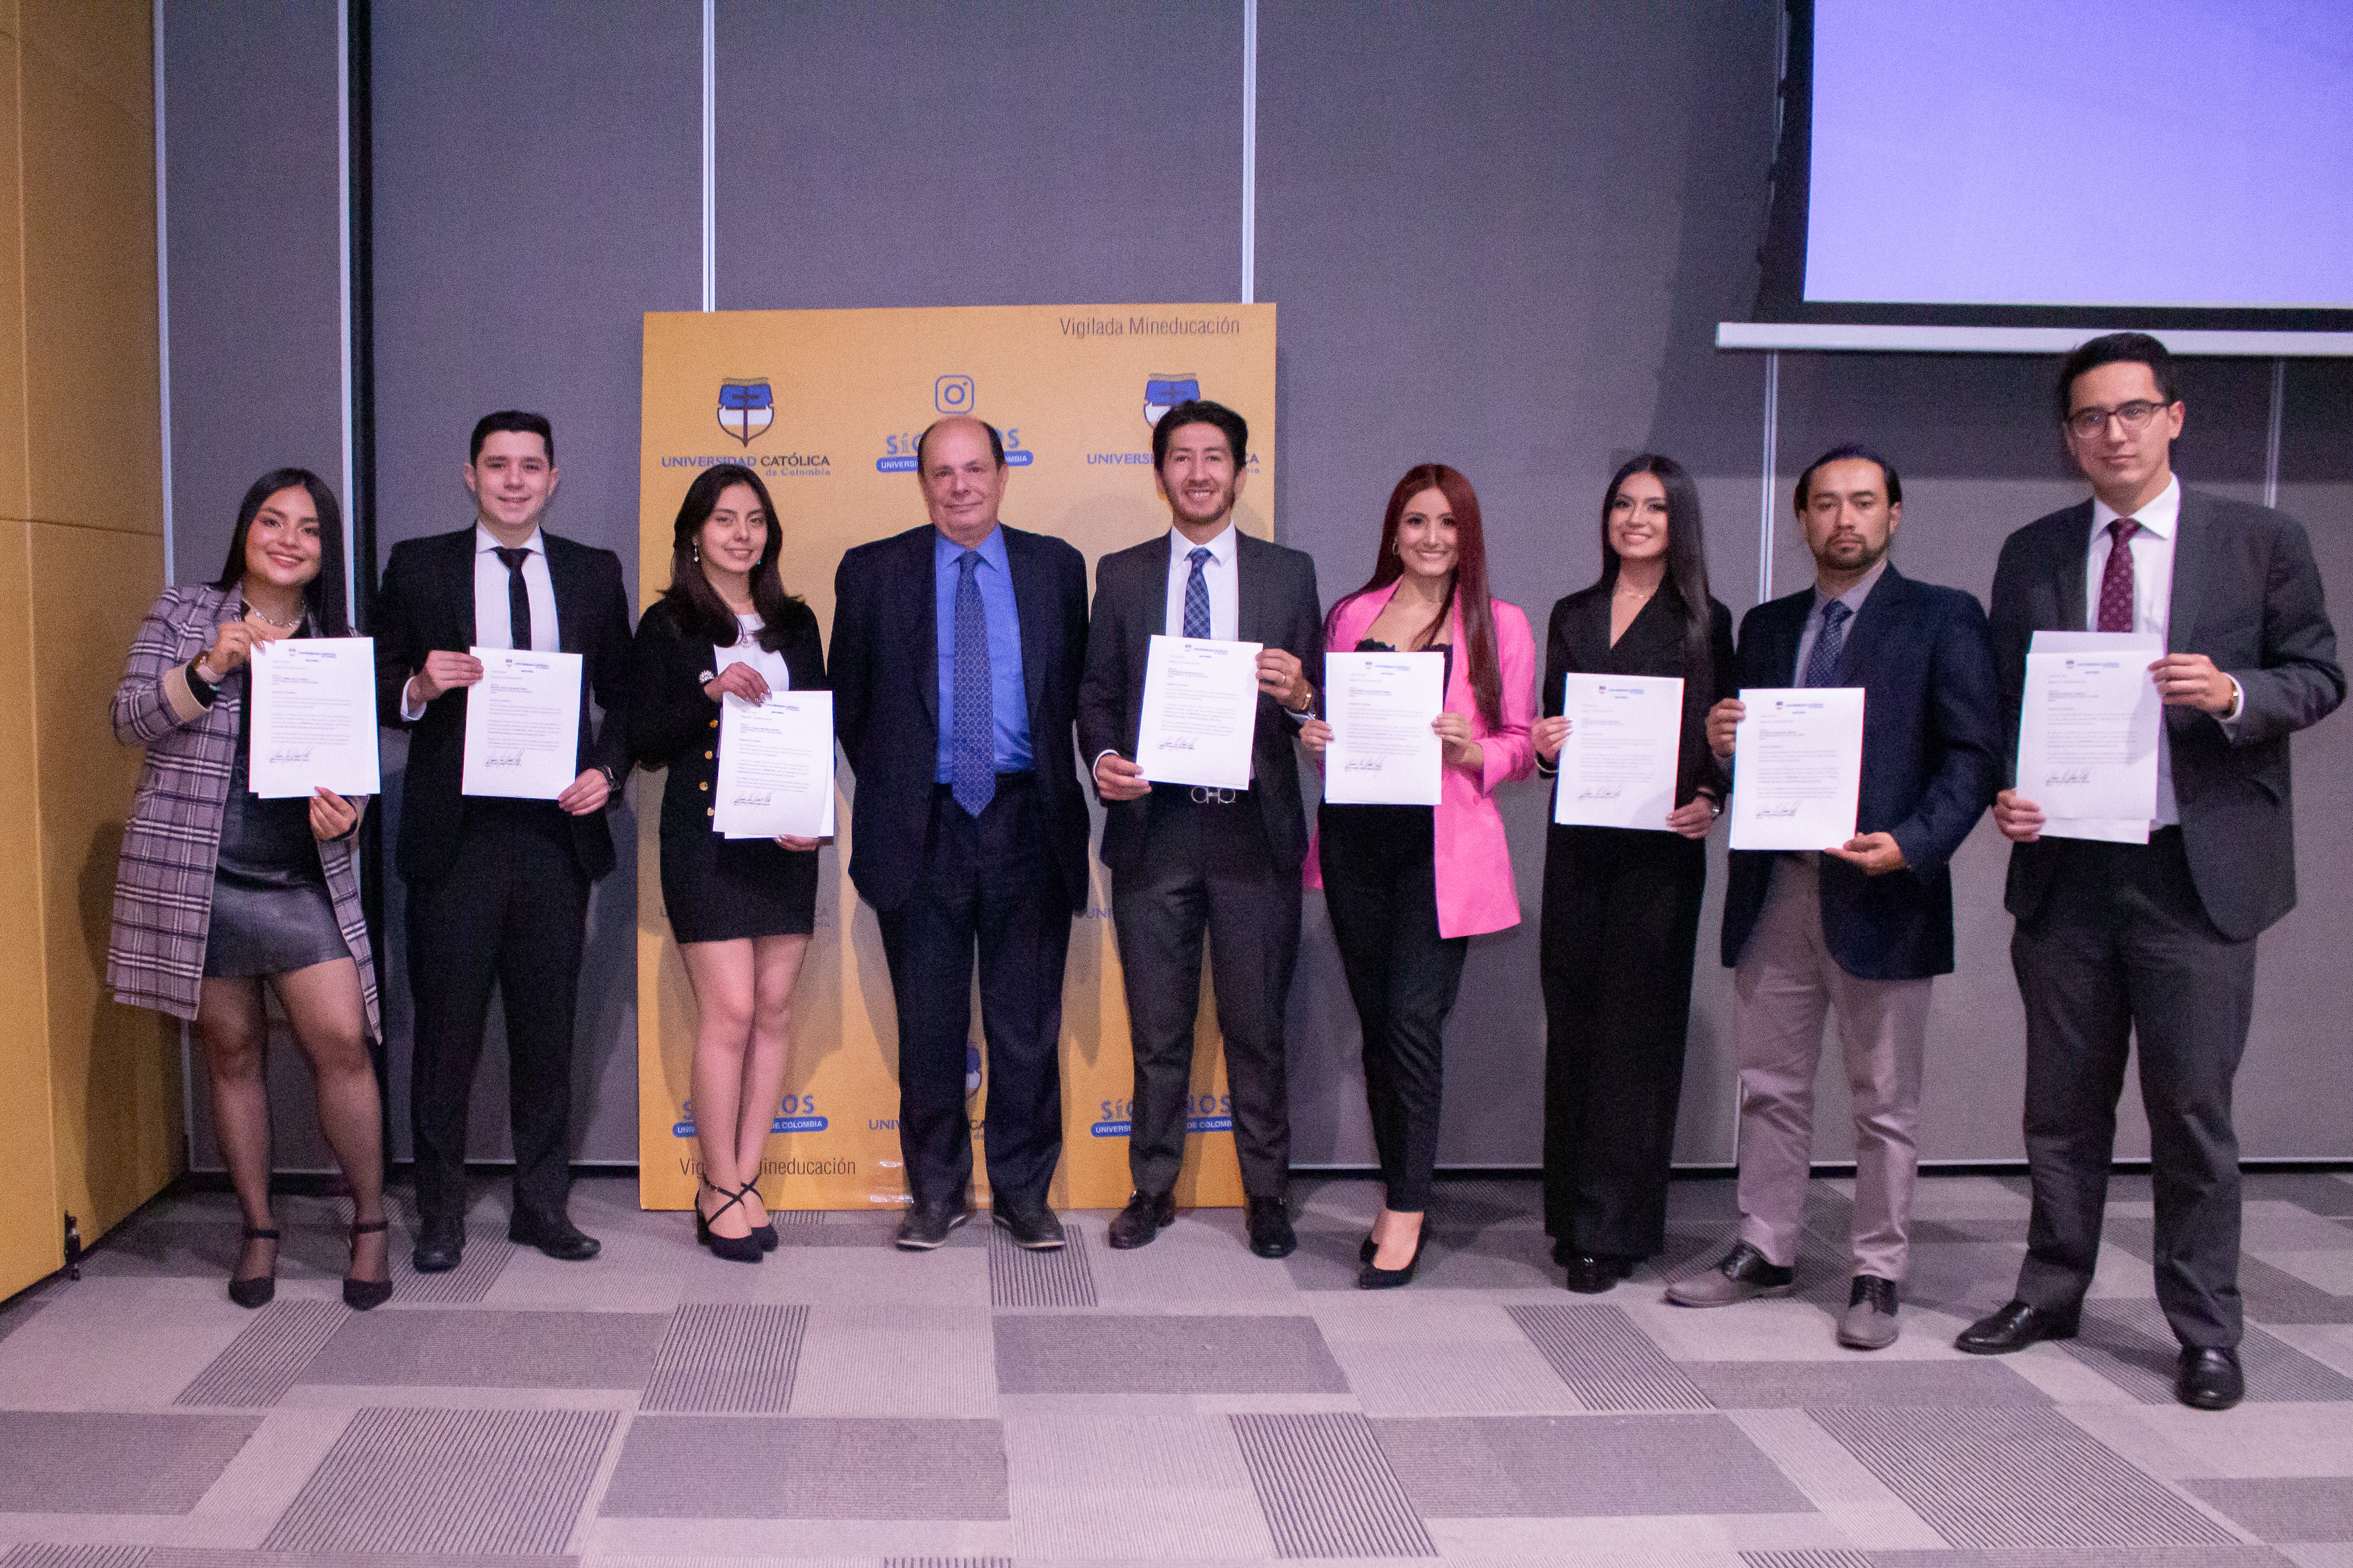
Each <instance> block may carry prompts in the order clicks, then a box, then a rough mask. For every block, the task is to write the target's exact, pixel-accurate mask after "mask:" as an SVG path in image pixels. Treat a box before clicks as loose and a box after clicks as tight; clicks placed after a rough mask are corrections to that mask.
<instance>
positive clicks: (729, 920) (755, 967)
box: [629, 463, 826, 1263]
mask: <svg viewBox="0 0 2353 1568" xmlns="http://www.w3.org/2000/svg"><path fill="white" fill-rule="evenodd" d="M782 544H783V538H782V535H781V533H780V531H779V530H778V527H777V524H776V509H775V508H774V507H773V506H772V505H771V504H770V502H769V500H768V491H767V487H766V486H765V485H763V484H762V483H761V482H760V478H759V476H758V475H757V474H754V472H753V471H752V470H751V469H749V468H744V467H742V466H740V465H738V464H734V463H723V464H720V465H719V466H717V467H715V468H705V469H704V470H703V471H702V474H701V475H699V476H698V477H697V478H696V479H695V481H694V483H693V484H692V485H691V486H690V487H689V488H688V489H687V492H686V501H685V504H683V505H682V506H681V507H680V508H679V510H678V524H677V529H676V531H675V534H674V536H673V542H672V544H671V548H670V586H669V587H668V588H666V589H664V590H663V592H662V596H661V599H660V602H659V603H658V604H656V605H654V606H653V607H652V608H651V609H649V610H648V611H647V612H646V613H645V617H644V619H642V620H641V621H639V622H638V640H637V645H636V648H635V650H634V653H633V655H632V657H633V658H634V659H635V665H636V668H635V671H634V679H633V680H632V682H631V686H630V693H631V695H630V702H631V711H630V717H629V746H630V751H631V752H632V754H633V755H634V756H635V758H636V759H637V761H638V763H641V764H643V765H644V766H646V767H649V768H667V769H668V770H670V777H669V781H668V783H667V784H664V786H663V789H662V814H661V884H662V904H663V907H664V908H665V909H666V910H668V911H669V913H670V932H671V934H672V935H673V936H675V937H676V938H677V939H678V951H679V955H680V956H681V958H683V959H684V960H685V961H686V974H687V979H688V981H689V983H690V984H691V985H692V987H693V990H694V1006H695V1014H696V1019H695V1032H694V1068H693V1077H692V1085H693V1093H694V1108H693V1109H694V1125H695V1141H696V1142H697V1144H698V1145H699V1147H700V1149H701V1152H702V1186H701V1188H700V1189H698V1190H697V1192H696V1193H695V1204H694V1218H695V1236H696V1239H698V1240H700V1241H701V1242H702V1244H703V1245H705V1246H706V1247H710V1248H711V1250H712V1251H713V1252H714V1253H717V1254H718V1255H719V1256H720V1257H722V1258H732V1259H733V1260H734V1261H736V1262H739V1263H757V1262H758V1261H759V1260H760V1257H761V1255H762V1254H763V1253H764V1252H765V1251H766V1250H768V1249H769V1248H771V1247H775V1246H776V1226H775V1225H774V1224H773V1223H771V1222H770V1220H769V1218H768V1213H767V1209H766V1207H765V1205H763V1204H762V1203H761V1201H760V1193H759V1180H760V1158H761V1152H762V1151H763V1150H764V1149H765V1147H766V1146H767V1142H768V1131H769V1128H770V1126H771V1124H772V1122H773V1121H774V1119H775V1117H776V1106H777V1094H778V1091H779V1090H780V1089H781V1088H782V1087H783V1084H784V1077H785V1045H786V1037H787V1035H789V1033H790V1032H791V1024H792V994H793V982H794V980H795V978H796V977H797V976H798V974H799V973H800V967H801V960H802V958H803V957H804V956H806V955H807V952H808V942H809V932H810V931H811V930H812V929H813V928H814V927H815V925H816V921H817V876H818V866H817V849H818V841H817V840H816V839H814V838H777V839H775V840H770V839H765V838H726V837H721V836H720V835H719V834H718V833H716V832H714V831H712V804H711V790H712V784H713V782H714V781H715V780H716V779H717V778H718V776H719V763H718V755H719V743H718V742H719V711H720V704H721V703H722V701H723V700H725V699H726V698H728V697H730V696H733V697H736V698H740V699H742V700H744V701H746V702H765V700H767V697H768V693H769V692H770V691H772V690H794V691H808V690H823V689H825V684H826V680H825V649H824V647H823V645H822V643H821V642H820V641H819V639H818V629H817V616H814V615H812V614H811V613H810V611H809V607H808V606H807V605H805V604H803V603H802V602H801V601H800V600H798V599H797V598H794V597H792V596H791V595H787V594H786V592H785V587H784V583H783V582H782V580H781V579H780V578H779V577H778V576H777V574H776V554H777V552H778V550H779V549H780V548H781V547H782ZM706 1199H708V1200H710V1201H709V1202H708V1203H707V1204H706V1202H705V1200H706Z"/></svg>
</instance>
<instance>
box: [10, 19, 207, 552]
mask: <svg viewBox="0 0 2353 1568" xmlns="http://www.w3.org/2000/svg"><path fill="white" fill-rule="evenodd" d="M149 10H150V11H151V13H152V14H153V16H154V19H155V384H156V388H157V395H156V399H155V402H156V406H157V408H158V409H159V410H160V418H159V422H158V423H159V428H158V432H157V434H158V435H159V436H160V437H162V440H163V443H164V448H163V450H164V458H163V466H162V471H161V476H160V477H161V478H162V479H163V488H164V582H165V583H166V584H171V583H176V582H178V581H179V580H180V579H179V571H178V562H177V554H178V552H177V550H176V549H175V547H174V540H173V536H172V230H171V213H172V203H171V185H170V171H169V168H168V166H167V164H166V163H165V161H164V158H165V147H166V141H165V135H164V0H152V4H151V5H150V6H149ZM19 58H22V57H21V55H20V56H19ZM17 112H18V114H19V116H20V117H21V115H22V114H23V112H24V111H23V110H22V109H21V108H20V109H19V110H17ZM17 188H18V189H19V190H22V189H23V188H24V185H23V182H22V181H21V180H20V181H19V182H18V183H17ZM28 417H29V416H28ZM29 434H30V426H27V435H28V436H29Z"/></svg>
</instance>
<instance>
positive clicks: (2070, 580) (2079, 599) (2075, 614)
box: [2051, 497, 2188, 632]
mask: <svg viewBox="0 0 2353 1568" xmlns="http://www.w3.org/2000/svg"><path fill="white" fill-rule="evenodd" d="M2183 499H2184V500H2187V499H2188V498H2187V497H2184V498H2183ZM2174 533H2175V544H2174V553H2173V580H2174V582H2175V583H2176V584H2179V582H2180V581H2181V548H2180V543H2179V535H2180V529H2179V526H2177V527H2176V528H2175V530H2174ZM2062 534H2063V537H2064V538H2065V540H2066V542H2067V553H2066V554H2065V555H2064V556H2063V557H2062V558H2061V559H2060V561H2059V563H2058V567H2057V573H2056V575H2057V576H2058V579H2059V624H2058V625H2057V626H2052V628H2051V630H2052V631H2062V632H2080V631H2082V630H2083V629H2084V627H2085V626H2089V625H2090V624H2091V619H2090V615H2091V605H2090V604H2089V603H2088V602H2087V600H2086V599H2085V596H2084V595H2085V594H2086V593H2087V590H2086V589H2085V588H2084V575H2085V574H2087V573H2088V572H2089V571H2090V570H2091V567H2090V566H2089V565H2088V564H2087V563H2089V562H2090V560H2091V558H2092V503H2091V502H2090V501H2085V502H2084V504H2083V505H2082V506H2080V507H2078V508H2077V509H2076V515H2075V519H2074V523H2073V527H2070V528H2067V529H2063V530H2062ZM2175 602H2176V603H2179V596H2178V595H2177V597H2176V601H2175Z"/></svg>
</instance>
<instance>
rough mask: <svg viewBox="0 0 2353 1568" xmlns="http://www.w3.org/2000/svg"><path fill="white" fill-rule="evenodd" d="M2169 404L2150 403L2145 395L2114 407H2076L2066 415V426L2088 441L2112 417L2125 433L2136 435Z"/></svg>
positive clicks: (2106, 424) (2103, 428) (2103, 427)
mask: <svg viewBox="0 0 2353 1568" xmlns="http://www.w3.org/2000/svg"><path fill="white" fill-rule="evenodd" d="M2171 406H2172V405H2171V404H2168V403H2151V402H2150V401H2149V400H2148V399H2147V398H2145V397H2136V398H2134V399H2133V400H2132V401H2131V402H2130V403H2119V404H2117V405H2116V406H2115V407H2114V408H2078V409H2077V410H2075V412H2074V413H2073V414H2070V415H2069V416H2067V428H2068V429H2070V430H2073V432H2074V433H2075V434H2076V436H2077V437H2079V438H2080V439H2083V440H2085V441H2088V440H2090V439H2091V438H2092V437H2094V436H2097V435H2098V434H2099V433H2100V432H2101V431H2103V430H2105V429H2106V428H2107V427H2108V421H2109V420H2111V419H2114V420H2115V421H2116V423H2117V424H2119V425H2121V426H2124V427H2125V434H2126V435H2127V436H2137V435H2139V434H2140V433H2141V432H2142V431H2144V430H2146V429H2147V428H2148V422H2149V421H2150V420H2152V419H2154V418H2156V417H2157V411H2158V409H2160V408H2169V407H2171Z"/></svg>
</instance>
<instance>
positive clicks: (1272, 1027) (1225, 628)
mask: <svg viewBox="0 0 2353 1568" xmlns="http://www.w3.org/2000/svg"><path fill="white" fill-rule="evenodd" d="M1249 442H1250V426H1248V425H1246V424H1245V423H1243V420H1242V416H1240V415H1239V414H1236V413H1235V412H1234V411H1233V410H1232V409H1230V408H1227V407H1224V406H1223V405H1219V404H1216V403H1207V402H1191V403H1180V404H1178V405H1176V407H1174V408H1172V409H1170V410H1169V411H1168V412H1167V413H1166V415H1163V416H1161V419H1160V422H1159V423H1158V424H1157V425H1155V426H1154V427H1153V431H1152V460H1153V482H1154V484H1155V486H1156V487H1157V489H1159V492H1160V496H1161V499H1162V500H1166V502H1167V503H1168V511H1169V517H1170V521H1171V522H1172V523H1173V524H1174V526H1173V527H1172V528H1171V529H1170V531H1169V532H1168V533H1167V534H1166V535H1165V536H1163V537H1159V538H1155V539H1151V540H1147V541H1146V542H1144V543H1142V544H1138V545H1134V546H1133V547H1131V548H1129V549H1126V550H1123V551H1120V552H1117V553H1116V554H1113V555H1106V556H1104V557H1103V560H1102V561H1100V562H1098V563H1096V565H1095V606H1094V616H1093V618H1092V621H1091V623H1090V624H1089V626H1088V631H1087V675H1086V684H1085V686H1084V687H1083V689H1082V691H1081V693H1080V698H1079V744H1080V749H1081V750H1082V752H1084V753H1085V754H1086V755H1087V756H1088V757H1089V758H1091V759H1092V761H1093V763H1094V779H1095V793H1096V795H1098V796H1099V797H1100V798H1101V799H1102V801H1103V808H1104V813H1105V816H1104V821H1103V864H1104V865H1106V866H1108V867H1110V868H1111V874H1112V918H1113V921H1115V922H1116V923H1117V926H1118V932H1119V962H1120V967H1121V968H1122V969H1123V970H1124V972H1125V973H1126V982H1127V1018H1128V1031H1129V1035H1130V1037H1131V1039H1132V1041H1133V1047H1134V1056H1135V1092H1134V1097H1133V1098H1134V1105H1133V1109H1132V1110H1131V1112H1130V1129H1131V1130H1130V1131H1129V1133H1128V1148H1127V1163H1128V1171H1129V1173H1130V1175H1131V1177H1132V1178H1133V1180H1134V1184H1135V1192H1134V1196H1132V1197H1130V1198H1129V1199H1128V1203H1127V1207H1126V1208H1125V1209H1124V1210H1123V1211H1122V1212H1121V1213H1120V1215H1118V1217H1116V1218H1115V1219H1113V1221H1112V1223H1111V1229H1110V1234H1109V1237H1108V1239H1109V1241H1110V1243H1111V1245H1112V1246H1113V1247H1123V1248H1124V1247H1142V1246H1144V1245H1145V1243H1146V1242H1149V1241H1150V1240H1151V1239H1152V1238H1153V1237H1155V1236H1156V1235H1157V1234H1159V1231H1160V1228H1161V1227H1162V1226H1166V1225H1167V1224H1168V1223H1169V1221H1170V1220H1172V1219H1173V1218H1175V1217H1176V1199H1175V1194H1174V1189H1175V1187H1176V1174H1177V1170H1178V1167H1179V1166H1180V1165H1181V1164H1182V1163H1183V1162H1184V1157H1185V1132H1186V1108H1187V1100H1188V1098H1189V1095H1188V1089H1189V1086H1190V1083H1191V1079H1192V1069H1193V1026H1194V1019H1195V1016H1196V1014H1198V1011H1199V1009H1200V996H1201V941H1202V937H1203V935H1204V933H1205V932H1206V933H1207V935H1208V938H1209V963H1210V969H1211V973H1212V976H1213V980H1214V983H1215V986H1216V991H1217V1002H1218V1027H1219V1032H1220V1033H1221V1034H1223V1036H1224V1037H1225V1050H1226V1078H1227V1087H1228V1089H1229V1091H1230V1095H1231V1099H1232V1103H1233V1124H1234V1149H1235V1152H1236V1153H1237V1154H1238V1155H1240V1160H1241V1172H1242V1192H1243V1194H1244V1197H1245V1199H1246V1209H1247V1214H1248V1224H1249V1228H1250V1250H1251V1251H1253V1252H1255V1253H1257V1254H1258V1255H1259V1256H1261V1258H1282V1257H1283V1256H1285V1255H1287V1254H1288V1253H1290V1252H1291V1250H1292V1249H1293V1247H1296V1246H1297V1245H1298V1241H1297V1237H1295V1236H1294V1235H1293V1231H1292V1226H1291V1217H1290V1215H1289V1213H1288V1212H1287V1210H1286V1209H1285V1207H1284V1201H1283V1192H1284V1188H1285V1186H1286V1184H1288V1182H1289V1179H1290V1166H1291V1107H1290V1103H1289V1097H1288V1090H1287V1089H1285V1086H1284V1079H1283V1061H1282V1015H1283V1006H1284V1004H1285V1002H1286V1001H1287V1000H1288V998H1289V997H1290V994H1291V974H1292V969H1293V965H1294V963H1296V961H1297V959H1298V955H1299V905H1300V873H1299V868H1300V865H1301V863H1302V862H1303V861H1304V860H1305V859H1306V858H1307V826H1306V818H1305V814H1304V811H1303V808H1302V806H1301V805H1300V795H1299V760H1298V755H1297V752H1295V751H1294V750H1293V737H1294V736H1295V735H1296V734H1297V733H1298V731H1299V722H1300V721H1301V720H1302V719H1303V718H1305V717H1307V716H1308V714H1309V713H1310V712H1311V711H1312V710H1313V709H1314V704H1315V689H1316V685H1317V683H1318V682H1319V681H1320V680H1321V679H1322V676H1323V662H1324V623H1323V616H1322V611H1321V608H1320V606H1319V605H1318V603H1317V600H1316V597H1315V563H1314V560H1313V559H1311V558H1310V557H1309V556H1307V555H1305V554H1304V553H1303V552H1299V551H1296V550H1286V549H1284V548H1283V547H1282V546H1281V545H1279V544H1273V543H1270V542H1267V541H1265V540H1261V539H1254V538H1252V537H1250V535H1248V534H1245V533H1244V532H1242V531H1241V530H1240V529H1239V528H1236V527H1235V526H1234V521H1233V510H1234V501H1235V499H1236V498H1237V497H1238V496H1239V495H1240V493H1241V488H1242V479H1243V466H1244V465H1245V464H1246V463H1247V462H1248V461H1249ZM1155 634H1165V635H1166V636H1169V637H1218V638H1221V639H1224V640H1226V641H1239V642H1254V643H1261V644H1263V645H1264V647H1263V650H1262V651H1261V653H1260V654H1259V656H1258V684H1259V699H1258V717H1257V728H1256V731H1255V734H1254V735H1253V737H1252V743H1251V750H1250V787H1249V788H1248V789H1243V790H1226V789H1205V788H1201V787H1198V786H1187V785H1183V784H1153V783H1152V782H1151V781H1149V780H1147V779H1146V778H1145V776H1144V773H1143V770H1142V769H1141V768H1140V767H1138V766H1137V764H1136V763H1135V762H1134V756H1135V751H1136V737H1137V731H1138V730H1139V728H1140V727H1141V724H1142V720H1143V710H1144V675H1145V660H1146V657H1147V654H1148V652H1149V648H1150V644H1151V639H1152V637H1153V636H1154V635H1155Z"/></svg>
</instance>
